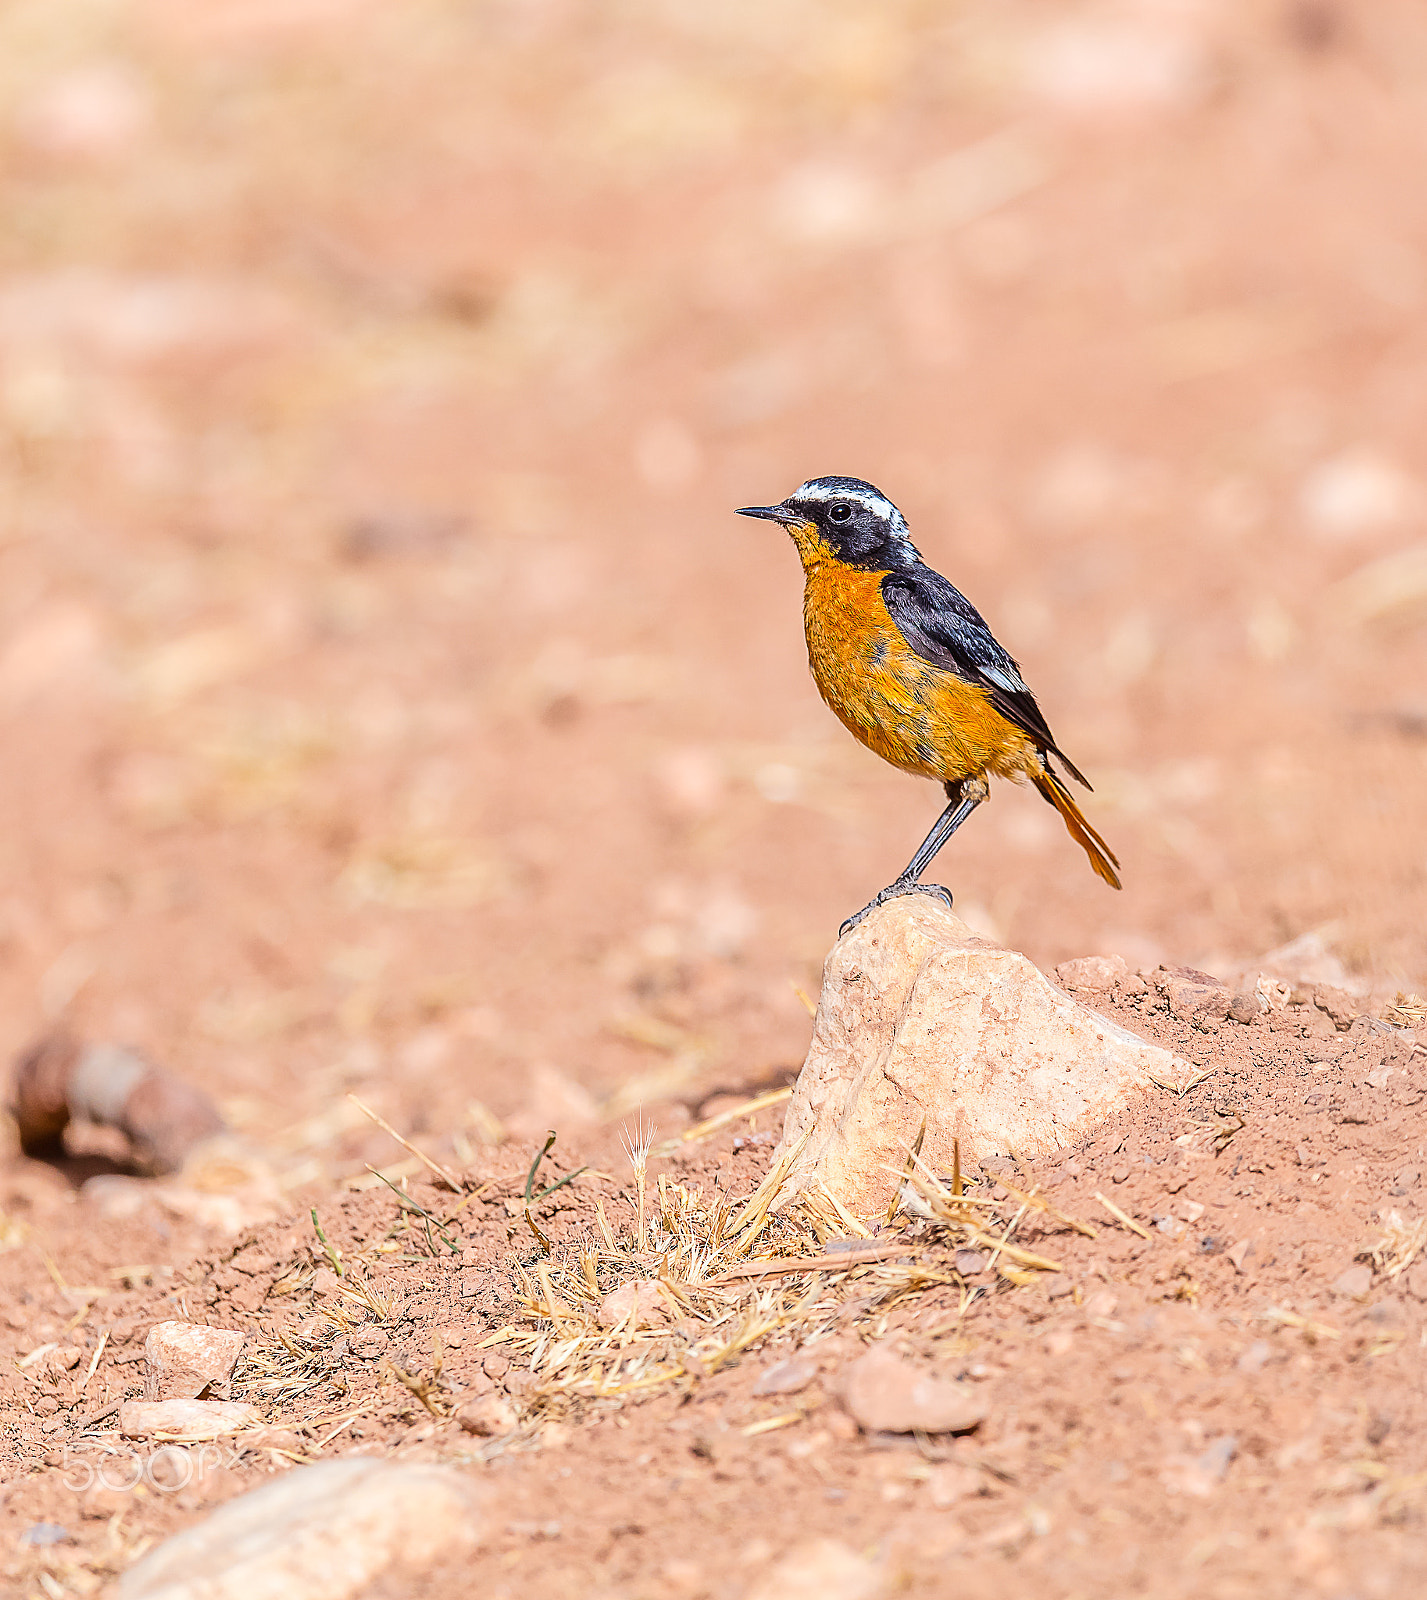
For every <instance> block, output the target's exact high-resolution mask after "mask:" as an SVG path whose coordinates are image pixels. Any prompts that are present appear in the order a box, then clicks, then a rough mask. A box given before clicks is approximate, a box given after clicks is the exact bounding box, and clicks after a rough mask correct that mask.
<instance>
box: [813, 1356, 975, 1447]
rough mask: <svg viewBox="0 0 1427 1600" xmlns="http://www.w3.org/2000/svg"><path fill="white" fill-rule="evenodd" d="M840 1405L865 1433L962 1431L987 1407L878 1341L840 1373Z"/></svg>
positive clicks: (970, 1427) (968, 1429)
mask: <svg viewBox="0 0 1427 1600" xmlns="http://www.w3.org/2000/svg"><path fill="white" fill-rule="evenodd" d="M842 1403H843V1405H844V1406H845V1407H846V1409H847V1412H848V1414H849V1415H850V1416H851V1417H852V1418H853V1419H854V1420H855V1421H856V1422H857V1423H858V1425H859V1426H860V1427H862V1428H863V1429H864V1430H865V1431H866V1432H868V1433H913V1432H916V1433H967V1432H969V1431H970V1430H971V1429H972V1428H975V1427H977V1426H978V1425H979V1424H980V1423H981V1422H983V1421H984V1420H985V1418H986V1415H987V1411H988V1407H987V1405H986V1403H985V1401H983V1400H981V1399H980V1398H979V1397H978V1396H977V1395H974V1394H970V1393H968V1392H967V1390H966V1389H964V1388H963V1387H962V1386H961V1385H960V1384H958V1383H953V1382H949V1381H948V1380H947V1379H945V1378H938V1377H936V1376H934V1375H933V1374H932V1373H930V1372H927V1371H925V1370H924V1369H923V1368H921V1367H917V1366H913V1365H912V1364H911V1363H910V1362H908V1361H903V1360H902V1359H901V1357H900V1356H897V1355H894V1354H893V1353H892V1351H891V1350H889V1349H887V1348H886V1346H885V1345H878V1344H874V1345H873V1346H872V1347H871V1349H869V1350H868V1351H867V1353H866V1354H865V1355H861V1356H859V1357H858V1358H857V1360H856V1361H854V1362H852V1363H851V1365H850V1366H848V1367H847V1369H846V1371H845V1372H844V1373H843V1378H842Z"/></svg>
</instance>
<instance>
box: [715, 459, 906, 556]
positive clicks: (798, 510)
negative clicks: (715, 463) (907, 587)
mask: <svg viewBox="0 0 1427 1600" xmlns="http://www.w3.org/2000/svg"><path fill="white" fill-rule="evenodd" d="M739 515H740V516H744V517H764V518H766V519H767V520H768V521H770V522H781V523H783V524H784V525H785V526H787V527H789V528H792V529H796V528H798V527H799V526H811V527H812V528H813V529H814V530H815V532H816V534H817V536H818V537H819V538H820V539H821V540H822V542H823V543H824V544H826V545H827V546H828V547H829V548H830V549H831V550H832V551H833V553H834V554H835V555H836V556H837V558H838V559H839V560H840V561H845V562H846V563H847V564H848V566H852V567H862V568H865V569H867V570H870V571H889V570H891V569H892V568H894V567H896V566H898V565H900V564H901V563H902V562H904V561H906V560H907V559H909V558H913V559H914V558H915V556H916V551H915V550H914V549H913V548H912V543H911V540H910V539H909V538H908V536H907V524H906V521H905V519H904V518H903V516H902V513H901V512H900V511H898V510H897V508H896V506H894V505H893V504H892V502H891V501H890V500H889V499H888V498H887V497H886V495H884V494H883V493H882V491H881V490H880V489H877V488H874V487H873V485H872V484H870V483H866V482H864V481H863V480H862V479H861V478H813V479H811V480H810V481H809V482H807V483H805V484H803V485H802V486H801V487H800V488H798V489H796V490H794V492H793V493H792V494H790V495H789V496H788V498H787V499H786V500H784V501H783V502H782V503H781V504H780V505H776V506H744V507H743V508H742V509H741V510H740V511H739ZM794 537H796V532H795V534H794Z"/></svg>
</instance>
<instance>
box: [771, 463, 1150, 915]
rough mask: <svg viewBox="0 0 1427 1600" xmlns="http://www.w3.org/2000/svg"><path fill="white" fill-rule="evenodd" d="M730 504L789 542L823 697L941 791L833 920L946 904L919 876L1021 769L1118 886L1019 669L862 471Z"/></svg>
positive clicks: (1074, 773) (886, 754) (942, 893)
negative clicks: (924, 902)
mask: <svg viewBox="0 0 1427 1600" xmlns="http://www.w3.org/2000/svg"><path fill="white" fill-rule="evenodd" d="M739 515H740V516H744V517H763V518H765V519H766V520H767V521H769V522H780V523H782V525H783V526H784V527H785V528H787V530H788V532H789V533H790V534H791V535H792V537H793V543H794V544H796V545H797V547H798V554H799V555H800V556H801V557H802V561H803V572H804V574H805V577H806V584H805V587H804V591H803V623H804V627H805V629H806V632H807V638H808V664H809V666H811V668H812V673H813V680H814V681H815V682H816V684H817V686H818V691H819V692H820V693H821V695H822V697H823V699H824V700H826V701H827V703H828V705H829V706H831V707H832V709H833V711H834V712H836V713H837V716H838V717H839V719H840V720H841V721H842V723H843V725H844V726H845V727H846V728H847V729H848V731H849V732H851V733H852V734H853V735H854V737H856V738H858V739H860V740H861V741H862V743H863V744H865V745H866V746H867V748H868V749H869V750H873V751H875V752H876V753H877V754H878V755H879V756H881V757H882V759H883V760H884V761H890V762H891V763H892V765H893V766H894V767H900V768H901V769H902V770H903V771H904V772H912V773H915V774H916V775H917V776H918V777H920V778H934V779H936V781H937V782H938V783H940V784H941V785H942V787H943V789H944V790H945V792H946V798H947V806H946V810H945V811H943V812H942V814H941V816H940V817H939V818H938V819H937V822H936V826H935V827H933V829H932V831H931V832H930V833H929V834H928V835H927V836H926V838H925V839H924V840H923V842H922V844H921V847H920V848H919V849H918V851H917V853H916V854H915V855H914V856H913V857H912V859H911V860H910V861H909V862H908V863H907V865H906V868H905V869H904V870H903V872H902V873H901V874H900V875H899V876H898V877H897V878H896V879H895V880H894V881H893V882H892V883H890V884H888V886H887V887H886V888H885V889H883V890H882V891H881V893H880V894H878V895H877V896H876V898H875V899H874V900H872V901H871V902H870V904H868V905H866V906H864V907H863V908H862V910H861V911H859V912H858V913H857V914H856V916H853V917H849V918H848V920H847V921H846V922H845V923H843V925H842V930H841V932H842V933H846V932H847V931H848V929H849V928H852V927H855V926H856V924H857V923H859V922H860V921H861V920H862V918H863V917H865V916H866V915H867V913H868V912H869V911H871V910H872V908H873V907H874V906H879V905H881V904H883V903H884V902H885V901H887V900H890V899H892V898H893V897H894V896H895V895H901V894H930V895H935V896H937V897H938V898H940V899H942V900H944V901H945V902H946V903H947V905H950V904H951V895H950V894H949V893H948V891H947V890H945V889H944V888H942V887H941V885H940V884H932V883H923V882H922V881H921V876H922V873H923V872H925V871H926V869H927V867H928V866H930V865H931V862H932V859H933V857H934V856H935V855H936V853H937V851H938V850H940V849H941V847H942V846H943V845H944V844H945V843H946V841H947V840H948V839H949V838H950V837H951V836H952V834H953V833H955V832H956V830H957V829H958V828H959V827H960V826H961V824H962V823H963V822H965V821H966V819H967V817H969V816H970V815H971V813H972V812H973V811H974V810H975V809H976V807H977V806H979V805H980V804H981V802H982V801H983V800H986V799H989V798H990V793H991V790H990V785H989V784H988V782H987V780H988V779H989V778H991V777H993V776H994V777H997V778H1011V779H1014V780H1015V781H1016V782H1020V781H1022V780H1023V779H1026V778H1029V779H1030V781H1031V782H1032V783H1033V784H1034V785H1035V786H1036V788H1037V789H1039V790H1040V792H1041V794H1042V795H1043V796H1044V797H1045V798H1046V800H1047V801H1049V803H1050V804H1051V805H1053V806H1054V807H1055V809H1056V810H1057V811H1058V812H1059V813H1060V814H1061V816H1062V817H1063V818H1064V820H1065V826H1066V828H1067V829H1068V830H1069V832H1070V836H1071V838H1072V839H1074V840H1075V842H1076V843H1077V844H1078V845H1079V846H1080V847H1081V849H1083V850H1084V851H1085V854H1086V855H1087V856H1089V858H1090V865H1091V866H1092V867H1094V869H1095V871H1096V872H1097V873H1099V875H1100V876H1101V877H1102V878H1103V879H1104V880H1105V882H1106V883H1108V884H1109V885H1110V887H1111V888H1112V889H1118V888H1119V887H1120V879H1119V875H1118V873H1117V872H1116V870H1115V869H1116V867H1118V866H1119V862H1118V861H1116V859H1115V857H1114V855H1113V853H1112V852H1111V850H1110V847H1109V846H1108V845H1107V844H1106V843H1105V841H1104V840H1103V839H1102V838H1101V837H1100V835H1099V834H1098V833H1096V831H1095V830H1094V828H1092V827H1091V826H1090V824H1089V823H1088V822H1087V821H1086V820H1085V818H1084V816H1082V815H1081V811H1080V807H1079V806H1077V805H1076V803H1075V800H1074V798H1073V797H1072V796H1071V793H1070V791H1069V790H1068V789H1067V788H1066V786H1065V783H1064V781H1063V780H1062V778H1061V776H1060V774H1059V773H1058V772H1057V771H1056V770H1055V768H1054V767H1053V766H1052V764H1051V762H1052V758H1054V759H1056V760H1058V761H1059V762H1060V763H1061V764H1062V765H1063V766H1064V768H1065V771H1066V772H1067V773H1068V774H1069V776H1070V777H1072V778H1074V779H1075V781H1076V782H1077V783H1081V784H1084V785H1085V787H1086V788H1087V789H1088V788H1089V787H1090V785H1089V783H1088V782H1087V781H1086V779H1085V778H1084V777H1083V776H1082V775H1081V773H1080V772H1079V770H1078V769H1077V768H1076V766H1075V764H1074V763H1073V762H1072V761H1071V760H1070V758H1069V757H1068V756H1067V755H1066V754H1065V753H1064V752H1063V751H1062V750H1060V749H1059V748H1058V747H1057V745H1056V742H1055V739H1054V737H1053V736H1052V734H1051V731H1050V728H1049V727H1048V726H1047V725H1046V720H1045V718H1044V717H1043V716H1042V715H1041V710H1040V707H1039V706H1038V705H1037V704H1036V700H1035V696H1034V695H1033V694H1032V693H1031V691H1030V689H1029V688H1028V687H1027V686H1026V682H1025V679H1024V678H1022V677H1021V671H1020V668H1019V667H1018V666H1017V665H1016V663H1015V662H1014V661H1013V660H1012V659H1011V657H1010V656H1009V655H1007V653H1006V652H1005V650H1003V649H1002V648H1001V646H1000V645H999V644H998V643H997V641H996V639H995V637H994V635H993V634H992V632H991V630H990V629H989V628H988V627H987V626H986V624H985V622H984V621H983V620H982V618H981V614H980V612H978V611H977V609H976V607H975V606H973V605H972V604H971V602H970V601H969V600H968V599H967V598H966V597H965V596H964V595H963V594H962V593H961V592H960V591H959V590H957V589H955V588H953V587H952V585H951V584H950V583H948V582H947V580H946V579H945V578H943V577H942V575H941V574H940V573H939V572H933V571H932V569H931V568H930V567H929V566H927V565H926V563H925V562H924V561H923V560H922V558H921V556H920V555H918V553H917V550H916V547H915V546H914V545H913V543H912V541H911V538H910V536H909V534H908V531H907V522H906V518H905V517H903V515H902V513H901V512H900V511H898V509H897V508H896V506H894V505H893V504H892V502H891V501H890V500H889V499H888V498H887V497H886V495H884V494H883V493H882V492H881V491H880V490H878V489H875V488H873V486H872V485H871V484H870V483H864V482H863V481H862V480H861V479H860V478H813V479H811V480H810V481H809V482H807V483H805V484H803V486H802V487H801V488H800V489H797V490H795V491H794V492H793V493H792V494H790V495H789V496H788V498H787V499H786V500H784V501H782V502H781V503H780V504H779V505H776V506H744V507H742V508H741V509H740V511H739Z"/></svg>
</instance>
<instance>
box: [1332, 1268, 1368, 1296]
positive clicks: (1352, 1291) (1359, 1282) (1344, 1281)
mask: <svg viewBox="0 0 1427 1600" xmlns="http://www.w3.org/2000/svg"><path fill="white" fill-rule="evenodd" d="M1371 1290H1372V1268H1371V1267H1367V1266H1363V1265H1362V1264H1359V1265H1358V1266H1355V1267H1349V1268H1348V1270H1347V1271H1346V1272H1340V1273H1339V1274H1338V1276H1337V1277H1336V1278H1334V1279H1333V1293H1334V1294H1336V1295H1341V1296H1342V1297H1343V1298H1344V1299H1345V1300H1366V1299H1367V1297H1368V1294H1369V1293H1370V1292H1371Z"/></svg>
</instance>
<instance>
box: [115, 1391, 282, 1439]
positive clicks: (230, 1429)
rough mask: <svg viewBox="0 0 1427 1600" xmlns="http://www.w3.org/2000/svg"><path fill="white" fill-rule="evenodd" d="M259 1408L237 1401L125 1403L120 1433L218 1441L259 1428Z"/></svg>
mask: <svg viewBox="0 0 1427 1600" xmlns="http://www.w3.org/2000/svg"><path fill="white" fill-rule="evenodd" d="M261 1421H262V1418H261V1417H260V1416H259V1415H258V1408H257V1407H256V1406H249V1405H240V1404H239V1403H238V1402H237V1401H236V1400H126V1401H125V1402H124V1403H123V1405H121V1406H120V1407H119V1432H120V1433H122V1434H123V1436H124V1437H125V1438H126V1439H148V1438H152V1437H153V1436H154V1435H155V1434H159V1433H163V1434H169V1435H171V1436H172V1437H173V1438H175V1439H218V1438H221V1437H222V1436H223V1435H224V1434H228V1433H241V1432H242V1431H243V1429H244V1428H256V1427H257V1426H258V1424H259V1423H260V1422H261Z"/></svg>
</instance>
